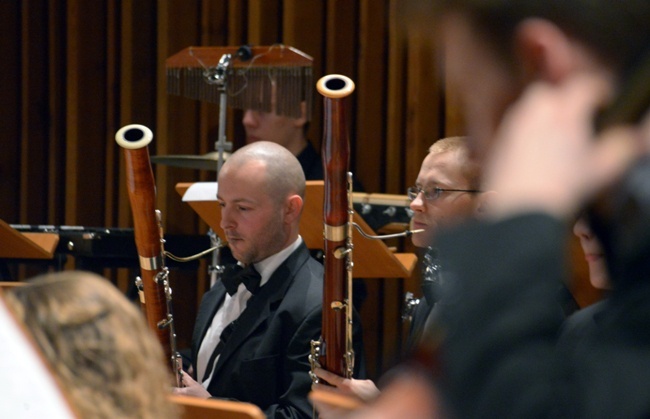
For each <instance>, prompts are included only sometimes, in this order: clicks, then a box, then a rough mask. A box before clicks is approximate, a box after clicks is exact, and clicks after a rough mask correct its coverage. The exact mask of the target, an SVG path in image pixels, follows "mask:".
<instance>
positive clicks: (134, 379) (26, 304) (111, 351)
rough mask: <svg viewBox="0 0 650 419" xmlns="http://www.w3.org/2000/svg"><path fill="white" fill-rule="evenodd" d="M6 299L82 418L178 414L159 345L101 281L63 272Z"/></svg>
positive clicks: (125, 302) (120, 297) (36, 280)
mask: <svg viewBox="0 0 650 419" xmlns="http://www.w3.org/2000/svg"><path fill="white" fill-rule="evenodd" d="M5 297H6V300H7V305H8V306H9V307H10V308H11V309H12V310H13V311H14V312H15V313H16V316H17V318H18V319H20V320H21V321H23V322H24V324H25V325H26V329H27V331H28V332H29V333H30V334H31V335H32V336H33V338H34V340H35V341H36V343H37V344H38V348H39V349H40V350H41V352H42V354H43V355H44V358H45V360H46V361H47V362H48V363H49V364H50V367H51V370H52V371H53V372H54V373H55V374H56V375H57V378H58V379H59V381H60V382H61V384H62V388H63V389H64V390H65V391H66V393H67V394H68V395H69V398H70V401H71V403H72V405H73V406H74V408H75V410H76V411H77V412H78V413H79V414H80V416H81V417H82V418H134V419H135V418H175V417H178V410H177V409H176V407H175V406H174V405H172V404H171V402H169V401H168V400H167V395H168V394H170V393H171V384H172V378H171V373H170V372H169V367H168V366H167V363H165V362H164V360H163V351H162V348H161V347H160V344H159V343H158V341H157V340H156V337H155V336H154V334H153V333H152V332H151V331H150V330H149V329H148V327H147V325H146V323H145V320H144V317H143V316H142V313H141V312H140V311H139V310H138V309H137V307H135V306H133V304H132V303H131V302H129V301H128V300H127V299H126V298H125V297H124V296H123V295H122V294H121V293H120V292H119V291H118V290H117V289H116V288H115V286H113V284H111V283H110V282H109V281H108V280H106V279H104V278H102V277H100V276H98V275H95V274H93V273H90V272H77V271H65V272H60V273H56V274H48V275H42V276H38V277H35V278H33V279H31V280H30V281H29V283H28V285H25V286H21V287H16V288H13V289H12V290H11V291H10V292H7V293H6V294H5ZM10 361H11V360H9V362H10Z"/></svg>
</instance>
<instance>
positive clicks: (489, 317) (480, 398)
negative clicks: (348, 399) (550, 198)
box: [438, 214, 650, 419]
mask: <svg viewBox="0 0 650 419" xmlns="http://www.w3.org/2000/svg"><path fill="white" fill-rule="evenodd" d="M566 234H567V229H566V225H565V223H564V222H562V221H560V220H555V219H553V218H551V217H549V216H546V215H542V214H525V215H519V216H517V217H513V218H511V219H507V220H502V221H500V222H497V223H490V224H488V223H485V224H478V223H472V224H469V225H466V226H463V227H460V228H457V229H455V230H454V231H452V232H448V233H447V234H442V235H441V236H439V240H440V246H439V249H441V253H440V257H441V260H442V261H443V269H444V273H445V274H446V275H447V276H445V279H446V281H445V290H444V291H445V295H443V297H442V298H441V302H442V303H443V304H442V305H440V308H441V313H440V314H442V315H441V316H440V318H441V319H442V320H443V325H444V326H445V329H444V330H445V338H446V339H445V342H444V344H443V346H442V349H441V351H440V353H439V354H440V356H441V359H438V362H440V361H442V364H443V371H444V373H445V374H444V376H443V380H442V383H444V387H443V388H445V390H446V392H447V395H449V396H450V401H451V402H452V404H453V405H454V407H455V408H456V410H457V412H456V413H457V417H460V418H517V419H519V418H542V417H545V418H546V417H549V418H563V417H567V418H572V419H573V418H589V419H594V418H641V417H643V418H647V417H650V390H649V389H648V386H647V383H648V382H649V377H650V282H648V281H647V278H648V273H647V271H646V272H645V273H644V274H645V280H644V281H641V280H639V281H637V282H636V283H635V285H633V286H632V285H631V281H626V280H625V279H621V280H616V279H615V278H613V280H614V283H616V284H627V285H624V286H621V287H619V288H617V289H615V290H614V291H612V294H611V295H610V297H609V300H608V301H607V303H606V304H605V305H603V306H602V309H600V310H599V311H598V315H597V316H596V317H593V318H592V319H590V322H591V324H587V325H586V326H587V327H586V328H585V330H583V331H580V330H578V331H576V332H577V333H576V334H575V337H574V338H569V339H568V340H565V341H564V344H563V345H561V346H560V347H557V343H558V332H559V331H560V330H561V326H562V322H563V320H564V315H563V313H562V311H561V310H560V308H559V307H558V305H557V288H558V284H559V281H560V279H561V278H563V276H564V274H565V265H564V260H565V259H564V258H565V256H566V254H567V253H566V249H565V247H564V244H565V243H566ZM646 243H650V241H648V242H646ZM639 274H643V272H640V273H639ZM586 314H587V315H589V314H588V313H586Z"/></svg>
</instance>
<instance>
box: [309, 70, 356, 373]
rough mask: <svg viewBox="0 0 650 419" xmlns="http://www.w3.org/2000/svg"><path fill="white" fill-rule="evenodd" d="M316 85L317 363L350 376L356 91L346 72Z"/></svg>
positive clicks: (351, 362) (352, 367)
mask: <svg viewBox="0 0 650 419" xmlns="http://www.w3.org/2000/svg"><path fill="white" fill-rule="evenodd" d="M316 89H317V90H318V92H319V93H320V94H321V95H323V98H324V99H323V104H324V106H323V115H324V128H323V144H322V151H321V153H322V160H323V168H324V175H325V178H324V184H325V195H324V200H323V216H324V226H323V227H324V228H323V239H324V254H325V261H324V263H325V281H324V290H323V323H322V337H321V339H322V340H321V342H320V355H319V364H320V365H321V366H322V367H323V368H325V369H326V370H328V371H331V372H334V373H336V374H338V375H341V376H345V377H351V376H352V372H353V369H354V351H353V348H352V310H353V308H352V206H351V201H350V196H351V192H352V187H351V180H352V178H351V174H349V173H348V169H349V159H350V144H349V136H348V129H347V126H346V123H345V111H346V101H345V98H346V97H347V96H349V95H350V94H351V93H352V92H353V91H354V83H353V82H352V80H350V79H349V78H348V77H345V76H341V75H336V74H333V75H328V76H325V77H323V78H321V79H320V80H319V81H318V83H317V85H316Z"/></svg>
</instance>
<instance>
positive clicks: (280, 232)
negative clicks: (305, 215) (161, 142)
mask: <svg viewBox="0 0 650 419" xmlns="http://www.w3.org/2000/svg"><path fill="white" fill-rule="evenodd" d="M218 180H219V188H218V191H217V199H218V201H219V204H220V206H221V228H222V229H223V230H224V232H225V235H226V238H227V240H228V245H229V247H230V249H231V250H232V253H233V256H234V257H235V258H236V259H237V260H238V261H240V262H242V263H245V264H249V263H257V262H260V261H262V260H264V259H266V258H267V257H269V256H271V255H274V254H275V253H277V252H279V251H281V250H282V249H284V248H286V247H287V246H289V245H290V244H292V243H293V242H294V241H295V240H296V239H297V238H298V227H299V224H300V214H301V211H302V207H303V200H304V195H305V175H304V173H303V171H302V167H301V166H300V163H299V162H298V160H297V159H296V157H295V156H294V155H293V154H291V153H290V152H289V151H288V150H287V149H286V148H284V147H282V146H280V145H278V144H275V143H272V142H267V141H260V142H255V143H252V144H249V145H247V146H245V147H242V148H241V149H239V150H237V151H236V152H235V153H233V155H232V156H231V157H230V158H229V159H228V160H227V161H226V163H225V164H224V165H223V167H222V168H221V171H220V172H219V179H218Z"/></svg>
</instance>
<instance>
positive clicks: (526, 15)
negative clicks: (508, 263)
mask: <svg viewBox="0 0 650 419" xmlns="http://www.w3.org/2000/svg"><path fill="white" fill-rule="evenodd" d="M411 3H413V5H417V7H419V8H420V9H421V8H422V7H423V6H421V4H428V5H429V8H430V9H431V10H430V11H433V13H434V15H433V16H435V17H434V19H437V21H438V23H439V24H438V25H432V24H431V17H432V14H429V15H428V16H429V19H428V22H425V23H427V24H428V26H431V27H436V28H439V29H440V32H439V35H441V36H440V38H439V39H440V40H441V41H442V47H443V49H444V52H445V60H444V62H445V66H446V71H445V74H446V77H447V79H448V82H449V85H450V86H452V89H453V90H455V91H456V92H457V93H458V94H459V97H460V100H461V101H462V103H463V105H464V108H465V115H466V118H465V119H466V121H467V128H468V134H469V137H470V140H471V142H470V149H471V151H472V153H473V154H475V155H476V156H479V157H484V156H486V155H487V153H486V150H488V149H489V146H490V141H491V139H492V137H493V134H494V131H495V129H496V128H497V126H498V125H499V122H500V120H501V117H502V116H503V113H504V111H505V110H506V108H507V107H508V106H509V105H510V104H511V103H512V102H513V101H515V100H516V98H517V97H519V95H520V94H521V93H522V91H523V90H524V89H525V88H526V86H528V85H529V84H530V83H531V82H534V81H545V82H550V83H557V82H561V81H563V80H564V79H565V78H567V77H569V76H571V75H576V74H579V73H589V74H591V75H595V76H597V77H599V78H602V79H603V81H605V82H606V83H607V84H608V85H610V87H611V91H610V92H604V93H603V101H604V102H606V101H608V100H612V98H613V97H614V96H615V93H616V89H617V88H619V87H620V82H621V80H623V79H624V78H625V77H626V76H627V75H628V73H629V71H630V69H632V68H634V65H635V64H636V63H637V62H638V61H640V60H641V59H642V57H643V56H644V55H647V54H648V53H650V45H648V39H650V25H648V24H647V22H649V21H650V2H647V1H646V0H622V1H620V2H616V3H615V4H614V3H612V2H611V1H605V0H594V1H591V0H548V1H537V0H431V1H430V2H421V1H413V2H411ZM431 6H433V7H431ZM419 12H420V14H422V10H419ZM416 19H417V17H416ZM420 20H424V19H422V18H420ZM424 30H427V29H424Z"/></svg>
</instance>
